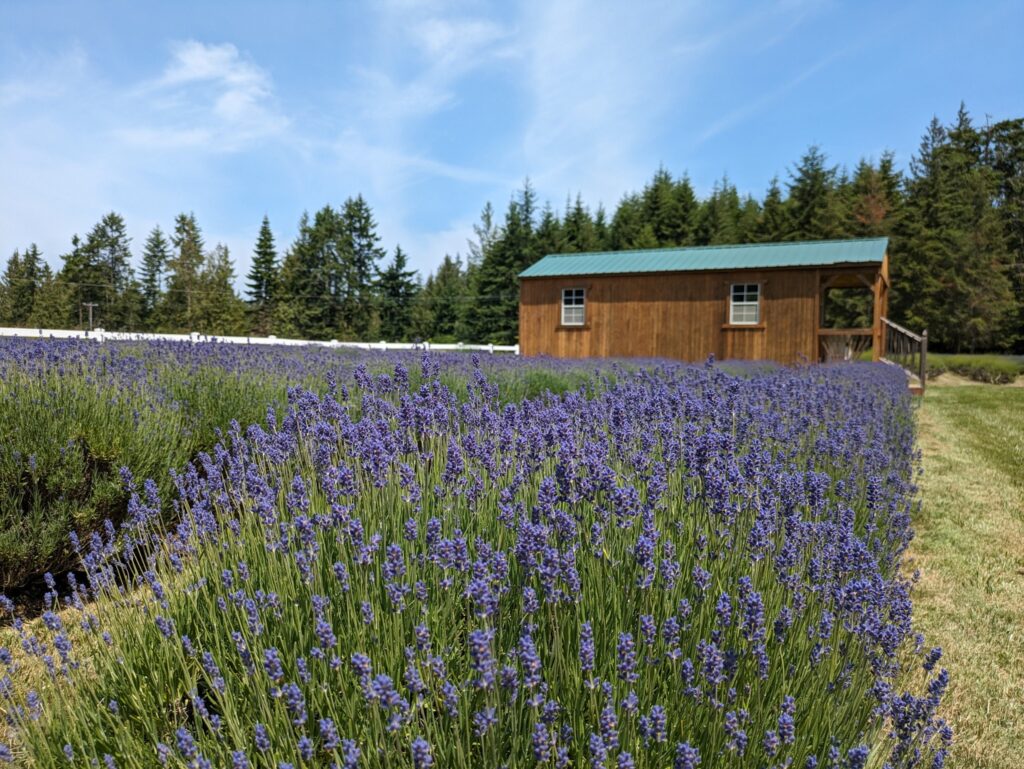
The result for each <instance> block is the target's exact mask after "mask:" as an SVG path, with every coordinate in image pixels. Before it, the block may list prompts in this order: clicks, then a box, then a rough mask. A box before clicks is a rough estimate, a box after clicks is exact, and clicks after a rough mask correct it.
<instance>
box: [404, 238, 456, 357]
mask: <svg viewBox="0 0 1024 769" xmlns="http://www.w3.org/2000/svg"><path fill="white" fill-rule="evenodd" d="M466 292H467V286H466V274H465V272H463V270H462V265H461V263H460V260H459V258H458V256H456V257H455V258H454V259H453V258H452V257H451V256H449V255H448V254H445V256H444V261H442V262H441V264H440V266H439V267H438V268H437V272H435V273H434V274H433V275H430V276H429V277H428V278H427V281H426V283H425V284H424V286H423V288H422V290H421V291H420V292H419V294H418V295H417V297H416V301H415V303H414V307H413V317H412V328H413V337H414V338H418V339H425V340H428V341H431V342H455V341H458V334H459V327H460V320H461V317H462V309H463V305H464V304H465V302H466V299H467V293H466Z"/></svg>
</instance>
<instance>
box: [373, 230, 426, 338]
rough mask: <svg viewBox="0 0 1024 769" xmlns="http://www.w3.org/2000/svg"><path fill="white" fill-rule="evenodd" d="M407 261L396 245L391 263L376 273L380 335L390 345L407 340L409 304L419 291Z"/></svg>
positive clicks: (409, 319)
mask: <svg viewBox="0 0 1024 769" xmlns="http://www.w3.org/2000/svg"><path fill="white" fill-rule="evenodd" d="M407 266H408V259H407V257H406V255H405V252H404V251H402V249H401V247H400V246H396V247H395V255H394V258H393V259H392V261H391V263H390V264H389V265H388V266H387V267H386V268H385V269H384V270H382V271H380V272H379V273H378V278H377V296H378V300H379V302H380V335H381V336H382V337H383V338H384V339H386V340H388V341H392V342H402V341H405V340H406V339H408V338H409V334H410V331H411V325H412V323H411V320H412V309H413V301H414V300H415V298H416V294H417V292H418V290H419V284H418V283H417V280H416V271H415V270H408V269H406V267H407Z"/></svg>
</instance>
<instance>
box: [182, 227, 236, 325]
mask: <svg viewBox="0 0 1024 769" xmlns="http://www.w3.org/2000/svg"><path fill="white" fill-rule="evenodd" d="M234 280H235V269H234V264H233V263H232V261H231V255H230V253H229V252H228V247H227V246H225V245H223V244H222V243H218V244H217V245H216V246H215V247H214V249H213V251H211V252H209V253H208V254H206V255H205V256H204V258H203V263H202V266H201V268H200V270H199V290H198V291H196V294H195V302H194V304H193V313H194V316H193V317H194V320H193V322H194V324H195V325H194V330H195V331H200V332H202V333H204V334H216V335H235V334H243V333H245V326H246V322H245V303H244V302H243V301H242V300H241V299H240V298H239V297H238V295H237V294H236V293H235V289H234Z"/></svg>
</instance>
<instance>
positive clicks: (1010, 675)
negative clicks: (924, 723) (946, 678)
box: [909, 384, 1024, 769]
mask: <svg viewBox="0 0 1024 769" xmlns="http://www.w3.org/2000/svg"><path fill="white" fill-rule="evenodd" d="M917 413H918V419H919V428H920V433H919V442H920V444H919V445H920V448H921V451H922V456H923V469H924V474H923V475H922V477H921V479H920V486H921V502H922V505H921V510H920V512H919V513H918V516H917V518H916V520H915V521H914V528H915V531H916V536H915V538H914V541H913V543H912V544H911V551H910V555H911V556H912V560H911V562H910V564H909V566H910V568H911V569H914V568H917V569H920V570H921V579H920V582H919V583H918V585H917V588H916V590H915V594H914V615H915V619H916V622H917V624H918V625H919V626H920V629H921V630H922V631H923V632H924V633H925V634H926V640H927V643H928V644H929V645H940V646H942V648H943V649H944V650H945V658H944V660H943V663H942V664H944V665H945V666H946V667H947V668H949V671H950V673H951V683H950V689H949V695H948V697H947V698H946V701H945V702H944V704H943V708H944V709H945V712H946V715H947V717H948V718H949V720H950V721H951V722H952V724H953V726H954V728H955V729H956V732H957V739H956V744H955V747H954V752H953V755H952V756H951V761H950V762H949V764H948V765H949V766H955V767H979V768H980V767H984V768H985V769H1020V767H1022V766H1024V388H1022V387H1001V386H998V385H974V384H972V385H963V386H950V387H929V388H928V392H927V395H926V396H925V398H924V399H923V403H921V404H920V406H919V408H918V410H917Z"/></svg>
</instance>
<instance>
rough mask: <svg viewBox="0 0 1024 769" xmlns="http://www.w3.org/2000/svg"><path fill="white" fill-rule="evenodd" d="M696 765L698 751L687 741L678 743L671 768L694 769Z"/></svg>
mask: <svg viewBox="0 0 1024 769" xmlns="http://www.w3.org/2000/svg"><path fill="white" fill-rule="evenodd" d="M698 766H700V751H699V750H697V748H695V747H693V746H692V745H690V743H688V742H680V743H678V744H677V745H676V757H675V760H674V761H673V762H672V769H696V768H697V767H698Z"/></svg>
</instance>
